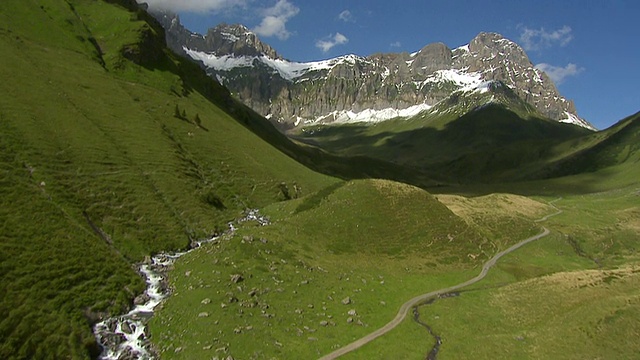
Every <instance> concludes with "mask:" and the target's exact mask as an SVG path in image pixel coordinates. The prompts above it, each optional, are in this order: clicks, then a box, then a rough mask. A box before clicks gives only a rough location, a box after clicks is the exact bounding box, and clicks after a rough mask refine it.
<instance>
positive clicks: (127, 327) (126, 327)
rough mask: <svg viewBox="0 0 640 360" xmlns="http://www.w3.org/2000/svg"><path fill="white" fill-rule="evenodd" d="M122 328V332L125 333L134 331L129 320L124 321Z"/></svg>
mask: <svg viewBox="0 0 640 360" xmlns="http://www.w3.org/2000/svg"><path fill="white" fill-rule="evenodd" d="M121 328H122V332H123V333H125V334H131V333H133V329H132V328H131V325H130V324H129V322H128V321H125V322H123V323H122V327H121Z"/></svg>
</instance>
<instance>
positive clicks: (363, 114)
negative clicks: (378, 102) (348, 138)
mask: <svg viewBox="0 0 640 360" xmlns="http://www.w3.org/2000/svg"><path fill="white" fill-rule="evenodd" d="M429 109H431V106H430V105H427V104H418V105H414V106H410V107H408V108H405V109H394V108H386V109H381V110H374V109H365V110H362V111H359V112H354V111H351V110H342V111H333V112H331V113H329V114H327V115H323V116H321V117H319V118H317V119H315V120H311V121H308V123H318V122H330V123H341V124H346V123H357V122H366V123H377V122H381V121H385V120H389V119H394V118H408V117H412V116H416V115H418V114H419V113H421V112H423V111H426V110H429Z"/></svg>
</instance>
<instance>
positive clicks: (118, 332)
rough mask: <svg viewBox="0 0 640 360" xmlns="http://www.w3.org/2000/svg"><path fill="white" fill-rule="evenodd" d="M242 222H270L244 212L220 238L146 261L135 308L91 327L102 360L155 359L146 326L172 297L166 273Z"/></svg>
mask: <svg viewBox="0 0 640 360" xmlns="http://www.w3.org/2000/svg"><path fill="white" fill-rule="evenodd" d="M245 221H256V222H258V224H260V225H262V226H264V225H268V224H269V219H268V218H266V217H264V216H262V215H260V213H259V212H258V210H253V209H252V210H246V211H245V216H244V217H243V218H241V219H239V220H237V221H235V222H232V223H229V229H228V230H227V231H226V232H225V233H224V234H222V235H220V236H213V237H212V238H210V239H206V240H201V241H197V242H194V243H192V245H191V248H190V249H189V250H187V251H182V252H173V253H161V254H158V255H155V256H153V257H151V258H150V259H148V260H147V261H145V262H144V263H143V264H141V265H140V267H139V272H140V274H141V275H142V276H144V278H145V280H146V282H147V289H146V290H145V292H144V293H143V294H141V295H139V296H137V297H136V298H135V300H134V307H133V309H131V311H129V312H128V313H126V314H124V315H119V316H115V317H111V318H108V319H106V320H103V321H101V322H99V323H97V324H96V325H95V326H94V328H93V333H94V335H95V336H96V339H97V341H98V343H99V344H100V345H101V346H102V353H101V354H100V356H99V357H98V359H101V360H147V359H154V358H156V357H157V355H156V352H155V350H154V346H153V344H152V343H151V340H150V339H149V333H148V330H147V326H146V324H147V323H148V321H149V319H150V318H151V317H152V316H153V313H154V309H155V308H156V306H158V305H159V304H160V303H161V302H162V301H163V300H164V299H166V298H167V297H168V296H169V295H170V294H171V289H170V287H169V283H168V277H167V273H168V271H169V270H170V269H171V267H172V265H173V264H174V263H175V261H176V260H177V259H179V258H180V257H181V256H184V255H186V254H188V253H189V252H191V251H193V250H195V249H197V248H199V247H200V246H202V245H203V244H206V243H215V242H217V241H220V240H221V238H223V236H224V237H227V236H231V235H233V233H234V232H235V230H236V225H237V224H239V223H242V222H245Z"/></svg>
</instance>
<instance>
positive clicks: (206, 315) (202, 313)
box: [198, 312, 209, 317]
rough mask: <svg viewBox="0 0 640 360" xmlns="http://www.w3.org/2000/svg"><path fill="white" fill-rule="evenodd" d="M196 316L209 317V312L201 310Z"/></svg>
mask: <svg viewBox="0 0 640 360" xmlns="http://www.w3.org/2000/svg"><path fill="white" fill-rule="evenodd" d="M198 317H209V313H208V312H201V313H200V314H198Z"/></svg>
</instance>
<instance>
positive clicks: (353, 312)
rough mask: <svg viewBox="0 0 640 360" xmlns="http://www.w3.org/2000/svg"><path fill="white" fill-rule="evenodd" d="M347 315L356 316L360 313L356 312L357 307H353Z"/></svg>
mask: <svg viewBox="0 0 640 360" xmlns="http://www.w3.org/2000/svg"><path fill="white" fill-rule="evenodd" d="M347 315H350V316H356V315H358V313H357V312H356V309H351V310H349V311H347Z"/></svg>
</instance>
